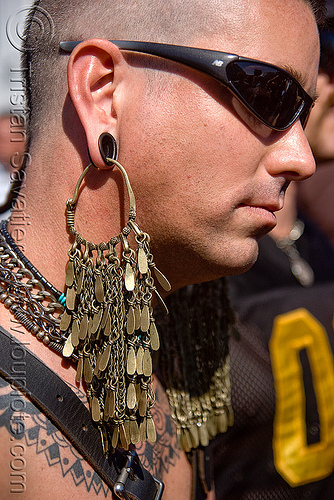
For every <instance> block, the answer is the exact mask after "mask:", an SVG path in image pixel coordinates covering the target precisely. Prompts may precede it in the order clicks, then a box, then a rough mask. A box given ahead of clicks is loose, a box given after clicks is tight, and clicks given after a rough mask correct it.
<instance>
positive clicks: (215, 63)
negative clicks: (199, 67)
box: [212, 59, 224, 68]
mask: <svg viewBox="0 0 334 500" xmlns="http://www.w3.org/2000/svg"><path fill="white" fill-rule="evenodd" d="M223 65H224V61H221V60H220V59H215V60H214V61H213V63H212V66H217V67H218V68H221V67H222V66H223Z"/></svg>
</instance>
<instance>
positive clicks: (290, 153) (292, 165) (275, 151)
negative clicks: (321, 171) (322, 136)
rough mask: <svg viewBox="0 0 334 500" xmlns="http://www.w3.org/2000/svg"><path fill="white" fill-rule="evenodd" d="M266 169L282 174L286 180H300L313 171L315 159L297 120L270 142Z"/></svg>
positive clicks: (275, 173)
mask: <svg viewBox="0 0 334 500" xmlns="http://www.w3.org/2000/svg"><path fill="white" fill-rule="evenodd" d="M271 147H272V151H271V157H270V162H269V164H268V171H270V174H271V175H273V176H283V177H285V178H286V180H288V181H301V180H303V179H307V178H308V177H311V175H313V174H314V172H315V166H316V165H315V160H314V157H313V154H312V151H311V148H310V145H309V143H308V140H307V138H306V135H305V133H304V130H303V128H302V125H301V123H300V120H298V121H297V122H296V123H294V124H293V125H292V127H290V129H289V130H287V132H286V133H285V134H283V135H282V136H281V137H280V139H279V140H278V141H276V142H275V143H274V144H272V146H271Z"/></svg>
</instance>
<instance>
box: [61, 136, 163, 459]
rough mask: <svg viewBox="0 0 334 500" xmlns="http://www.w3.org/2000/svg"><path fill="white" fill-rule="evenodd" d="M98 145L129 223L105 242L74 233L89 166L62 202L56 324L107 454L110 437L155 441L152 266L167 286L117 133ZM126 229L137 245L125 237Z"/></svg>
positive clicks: (119, 441)
mask: <svg viewBox="0 0 334 500" xmlns="http://www.w3.org/2000/svg"><path fill="white" fill-rule="evenodd" d="M99 148H100V152H101V156H102V158H103V159H104V161H105V163H106V164H107V165H114V166H116V167H117V168H118V169H119V170H120V171H121V173H122V175H123V178H124V181H125V184H126V187H127V192H128V196H129V201H130V209H129V216H128V221H127V224H126V226H125V227H124V228H123V229H122V231H121V233H120V234H119V235H118V236H115V237H113V238H111V239H110V240H109V241H108V242H107V243H104V242H102V243H99V244H95V243H92V242H89V241H87V240H86V239H85V238H84V237H83V236H82V235H81V234H80V233H78V232H77V230H76V229H75V226H74V217H75V209H76V203H77V200H78V196H79V189H80V185H81V183H82V181H83V179H84V178H85V176H86V175H87V173H88V172H89V171H90V169H91V168H96V167H95V166H94V165H93V163H91V164H89V165H88V166H87V167H86V168H85V170H84V171H83V173H82V174H81V176H80V178H79V180H78V183H77V185H76V187H75V191H74V196H73V198H70V199H69V200H67V203H66V210H67V225H68V229H69V231H70V233H71V234H72V235H73V236H74V242H73V244H72V247H71V248H70V250H69V252H68V254H69V261H68V264H67V269H66V280H65V281H66V287H67V290H66V309H65V312H64V313H63V315H62V317H61V321H60V330H61V331H62V332H63V335H64V336H65V337H66V338H67V340H66V343H65V346H64V349H63V355H64V356H65V357H74V358H76V359H77V375H76V380H77V382H78V383H79V382H80V381H81V380H82V379H83V381H84V383H85V384H86V388H87V397H88V402H89V406H90V410H91V414H92V418H93V420H94V421H95V422H96V423H97V425H98V426H99V429H100V431H101V436H102V442H103V446H104V450H105V452H107V451H108V450H109V449H110V446H109V443H111V447H112V448H117V447H121V448H124V449H128V448H129V445H130V444H131V443H132V444H137V443H138V442H139V441H146V440H148V441H150V442H151V443H153V442H155V440H156V432H155V426H154V422H153V419H152V414H151V409H152V406H153V404H154V399H155V398H154V392H153V388H152V356H151V355H152V351H156V350H158V349H159V345H160V341H159V335H158V331H157V328H156V325H155V320H154V317H153V309H152V304H151V302H152V296H153V294H156V296H157V298H158V300H159V302H160V303H161V304H162V305H163V306H164V307H165V308H166V306H165V305H164V302H163V300H162V298H161V296H160V294H159V293H158V291H157V289H156V287H155V284H154V279H153V276H152V271H153V273H154V274H155V277H156V278H157V280H158V281H159V283H160V285H161V286H162V287H163V288H164V289H165V290H167V291H168V290H170V288H171V287H170V284H169V282H168V280H167V278H166V277H165V276H164V275H163V274H162V273H161V272H160V271H159V270H158V269H157V267H156V265H155V263H154V261H153V256H152V254H151V252H150V246H149V244H150V237H149V235H148V234H147V233H145V232H143V231H142V230H141V229H140V228H139V226H138V225H137V224H136V222H135V218H136V202H135V196H134V193H133V190H132V188H131V185H130V181H129V178H128V176H127V173H126V171H125V170H124V168H123V166H122V165H121V164H120V163H119V162H118V161H117V160H116V155H117V145H116V141H115V139H114V138H113V137H112V136H111V135H110V134H108V133H104V134H102V135H101V136H100V138H99ZM130 233H133V235H134V240H135V242H136V248H135V249H133V248H131V245H130V242H129V235H130ZM116 247H118V248H119V247H120V249H119V250H118V251H117V249H116ZM166 310H167V308H166Z"/></svg>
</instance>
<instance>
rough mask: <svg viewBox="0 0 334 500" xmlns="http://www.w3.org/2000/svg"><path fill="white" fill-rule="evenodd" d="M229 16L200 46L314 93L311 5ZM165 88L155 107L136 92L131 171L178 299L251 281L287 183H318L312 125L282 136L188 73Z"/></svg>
mask: <svg viewBox="0 0 334 500" xmlns="http://www.w3.org/2000/svg"><path fill="white" fill-rule="evenodd" d="M229 3H230V4H231V5H230V6H229ZM224 4H225V5H224V12H225V13H224V14H223V15H222V20H221V26H220V29H217V31H216V33H217V34H216V35H214V36H203V37H202V38H201V37H199V36H198V37H197V38H196V39H195V40H194V42H193V43H192V45H193V46H197V47H202V48H208V49H216V50H221V51H225V52H232V53H237V54H239V55H242V56H246V57H250V58H255V59H260V60H263V61H267V62H270V63H273V64H276V65H278V66H281V67H285V68H286V69H292V70H293V71H294V72H296V73H298V74H299V75H300V77H301V78H302V84H303V86H304V88H305V90H306V91H307V92H309V93H310V94H312V93H313V94H314V93H315V87H316V79H317V66H318V52H319V46H318V35H317V28H316V24H315V21H314V18H313V14H312V12H311V10H310V9H309V7H308V6H307V5H306V3H304V2H303V1H301V0H297V1H296V0H270V2H268V1H267V0H254V1H252V2H248V1H247V2H246V1H245V0H239V1H234V0H228V1H227V2H224ZM226 13H229V14H226ZM218 15H219V13H218ZM226 16H230V17H229V22H228V23H226ZM215 26H217V20H215ZM226 26H228V28H227V29H226ZM170 42H171V43H178V41H175V40H171V41H170ZM189 45H190V43H189ZM157 86H158V87H159V92H158V91H156V90H154V80H153V82H151V84H150V85H148V86H147V89H148V90H147V92H146V94H145V95H144V97H140V93H138V94H136V92H135V91H134V94H133V99H129V110H128V113H126V114H125V115H126V116H127V119H126V121H125V120H123V122H122V120H121V128H120V146H121V147H120V161H121V162H122V161H123V162H124V164H125V165H132V167H131V172H129V175H130V178H131V182H132V186H133V188H134V191H135V193H136V197H137V199H138V200H139V203H138V222H139V223H140V225H141V227H142V229H143V230H145V231H147V232H148V233H149V234H150V236H151V240H152V247H153V250H154V255H155V258H156V261H157V264H158V266H159V265H160V267H161V268H162V270H163V271H165V272H166V274H167V275H168V276H169V277H170V278H171V281H172V284H173V285H174V287H177V286H182V285H185V284H189V283H194V282H197V281H205V280H209V279H213V278H216V277H219V276H222V275H227V274H233V273H238V272H242V271H244V270H246V269H247V268H249V267H250V266H251V264H253V263H254V261H255V259H256V257H257V251H258V246H257V240H258V238H259V237H260V236H263V235H264V234H266V233H267V232H268V231H270V230H271V229H272V228H273V227H274V226H275V215H274V214H273V212H274V211H276V210H279V209H280V208H281V207H282V204H283V198H284V190H285V188H286V186H287V184H288V182H289V181H290V180H292V179H294V180H300V179H302V178H304V177H308V176H310V175H311V174H312V173H313V171H314V161H313V157H312V155H311V152H310V149H309V146H308V143H307V140H306V138H305V135H304V132H303V130H302V127H301V124H300V122H299V121H298V122H296V123H295V124H294V125H293V126H292V127H291V128H290V129H288V130H287V131H285V132H275V131H272V130H270V129H269V128H267V127H266V126H264V125H263V124H261V123H260V122H259V121H258V120H257V119H256V118H254V117H253V116H252V115H250V113H249V112H248V111H247V110H246V109H245V108H244V107H243V106H242V105H241V104H240V103H239V102H238V101H237V100H236V99H235V98H234V97H233V96H231V94H229V93H228V92H227V91H226V89H224V87H222V86H221V85H220V84H219V83H217V82H216V81H215V80H214V79H212V78H210V77H208V76H206V75H203V74H201V73H199V72H197V71H193V70H191V69H188V68H184V67H182V66H179V65H174V66H173V65H171V72H167V71H165V72H163V74H161V75H160V77H159V81H158V84H157ZM152 88H153V90H152ZM129 116H132V118H130V119H129V118H128V117H129ZM139 128H140V130H142V135H141V133H138V129H139ZM122 132H124V134H123V135H122Z"/></svg>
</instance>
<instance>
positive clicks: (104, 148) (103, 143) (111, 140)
mask: <svg viewBox="0 0 334 500" xmlns="http://www.w3.org/2000/svg"><path fill="white" fill-rule="evenodd" d="M98 144H99V150H100V154H101V156H102V158H103V161H104V162H105V163H106V164H107V165H113V162H112V161H111V160H116V159H117V142H116V140H115V137H114V136H113V135H111V134H109V132H103V134H101V135H100V137H99V141H98Z"/></svg>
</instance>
